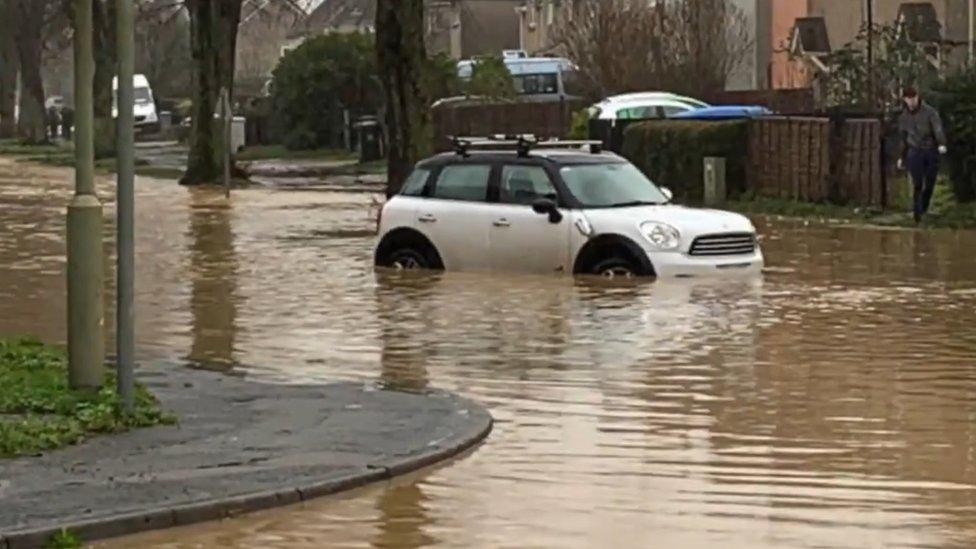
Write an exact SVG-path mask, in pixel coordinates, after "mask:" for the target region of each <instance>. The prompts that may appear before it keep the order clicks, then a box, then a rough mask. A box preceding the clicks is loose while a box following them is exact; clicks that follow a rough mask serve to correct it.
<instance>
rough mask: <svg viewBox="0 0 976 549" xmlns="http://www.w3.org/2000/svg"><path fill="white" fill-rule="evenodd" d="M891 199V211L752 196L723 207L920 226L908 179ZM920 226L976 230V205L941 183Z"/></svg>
mask: <svg viewBox="0 0 976 549" xmlns="http://www.w3.org/2000/svg"><path fill="white" fill-rule="evenodd" d="M890 196H891V202H892V206H891V207H889V208H888V209H887V210H880V209H876V208H865V207H854V206H840V205H836V204H827V203H812V202H794V201H792V200H786V199H779V198H766V197H760V196H752V195H749V194H748V193H747V194H745V195H743V196H742V197H741V198H740V199H738V200H733V201H730V202H728V203H726V204H725V205H724V206H723V207H724V208H726V209H729V210H732V211H736V212H739V213H744V214H760V215H780V216H784V217H797V218H804V219H817V220H820V221H844V222H849V223H863V224H871V225H884V226H891V227H914V226H916V225H915V221H914V219H913V218H912V214H911V209H912V208H911V203H912V198H911V196H912V192H911V190H910V189H909V187H908V182H907V181H905V180H904V179H895V180H894V181H892V187H891V191H890ZM920 226H922V227H931V228H952V229H976V203H970V204H962V203H959V202H957V201H956V199H955V196H953V194H952V189H951V188H950V186H949V184H948V183H947V182H945V181H940V182H939V184H938V185H936V188H935V193H934V194H933V195H932V204H931V205H930V207H929V211H928V213H927V214H926V215H925V217H924V218H923V219H922V223H921V224H920Z"/></svg>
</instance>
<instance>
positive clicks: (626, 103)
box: [589, 92, 710, 120]
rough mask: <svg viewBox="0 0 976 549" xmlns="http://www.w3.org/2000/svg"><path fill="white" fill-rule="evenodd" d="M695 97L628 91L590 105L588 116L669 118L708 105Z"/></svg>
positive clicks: (626, 118) (619, 118) (599, 117)
mask: <svg viewBox="0 0 976 549" xmlns="http://www.w3.org/2000/svg"><path fill="white" fill-rule="evenodd" d="M709 106H710V105H709V104H708V103H705V102H704V101H699V100H697V99H694V98H691V97H686V96H683V95H677V94H673V93H667V92H641V93H628V94H624V95H615V96H613V97H608V98H606V99H604V100H603V101H600V102H599V103H596V104H595V105H593V106H591V107H590V109H589V111H590V118H596V119H599V120H638V119H643V118H671V117H674V116H676V115H678V114H681V113H684V112H687V111H691V110H695V109H701V108H706V107H709Z"/></svg>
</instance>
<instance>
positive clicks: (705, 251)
mask: <svg viewBox="0 0 976 549" xmlns="http://www.w3.org/2000/svg"><path fill="white" fill-rule="evenodd" d="M755 251H756V235H754V234H752V233H727V234H710V235H705V236H699V237H698V238H696V239H695V241H694V242H692V243H691V249H690V250H689V251H688V255H697V256H703V255H704V256H714V255H748V254H751V253H753V252H755Z"/></svg>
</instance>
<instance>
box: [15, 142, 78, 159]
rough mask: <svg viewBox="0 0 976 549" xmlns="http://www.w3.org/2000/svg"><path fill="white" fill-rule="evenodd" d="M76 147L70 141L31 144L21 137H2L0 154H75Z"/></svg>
mask: <svg viewBox="0 0 976 549" xmlns="http://www.w3.org/2000/svg"><path fill="white" fill-rule="evenodd" d="M72 151H74V148H73V147H72V146H71V144H70V143H67V144H58V143H50V144H47V145H29V144H27V143H24V142H23V141H21V140H19V139H0V154H5V155H9V156H45V155H60V154H68V155H71V154H74V153H73V152H72Z"/></svg>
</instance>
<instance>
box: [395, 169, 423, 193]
mask: <svg viewBox="0 0 976 549" xmlns="http://www.w3.org/2000/svg"><path fill="white" fill-rule="evenodd" d="M429 178H430V170H426V169H423V168H417V169H416V170H414V171H413V173H411V174H410V177H408V178H407V180H406V181H404V182H403V188H401V189H400V194H402V195H404V196H421V195H423V194H424V187H426V186H427V179H429Z"/></svg>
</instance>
